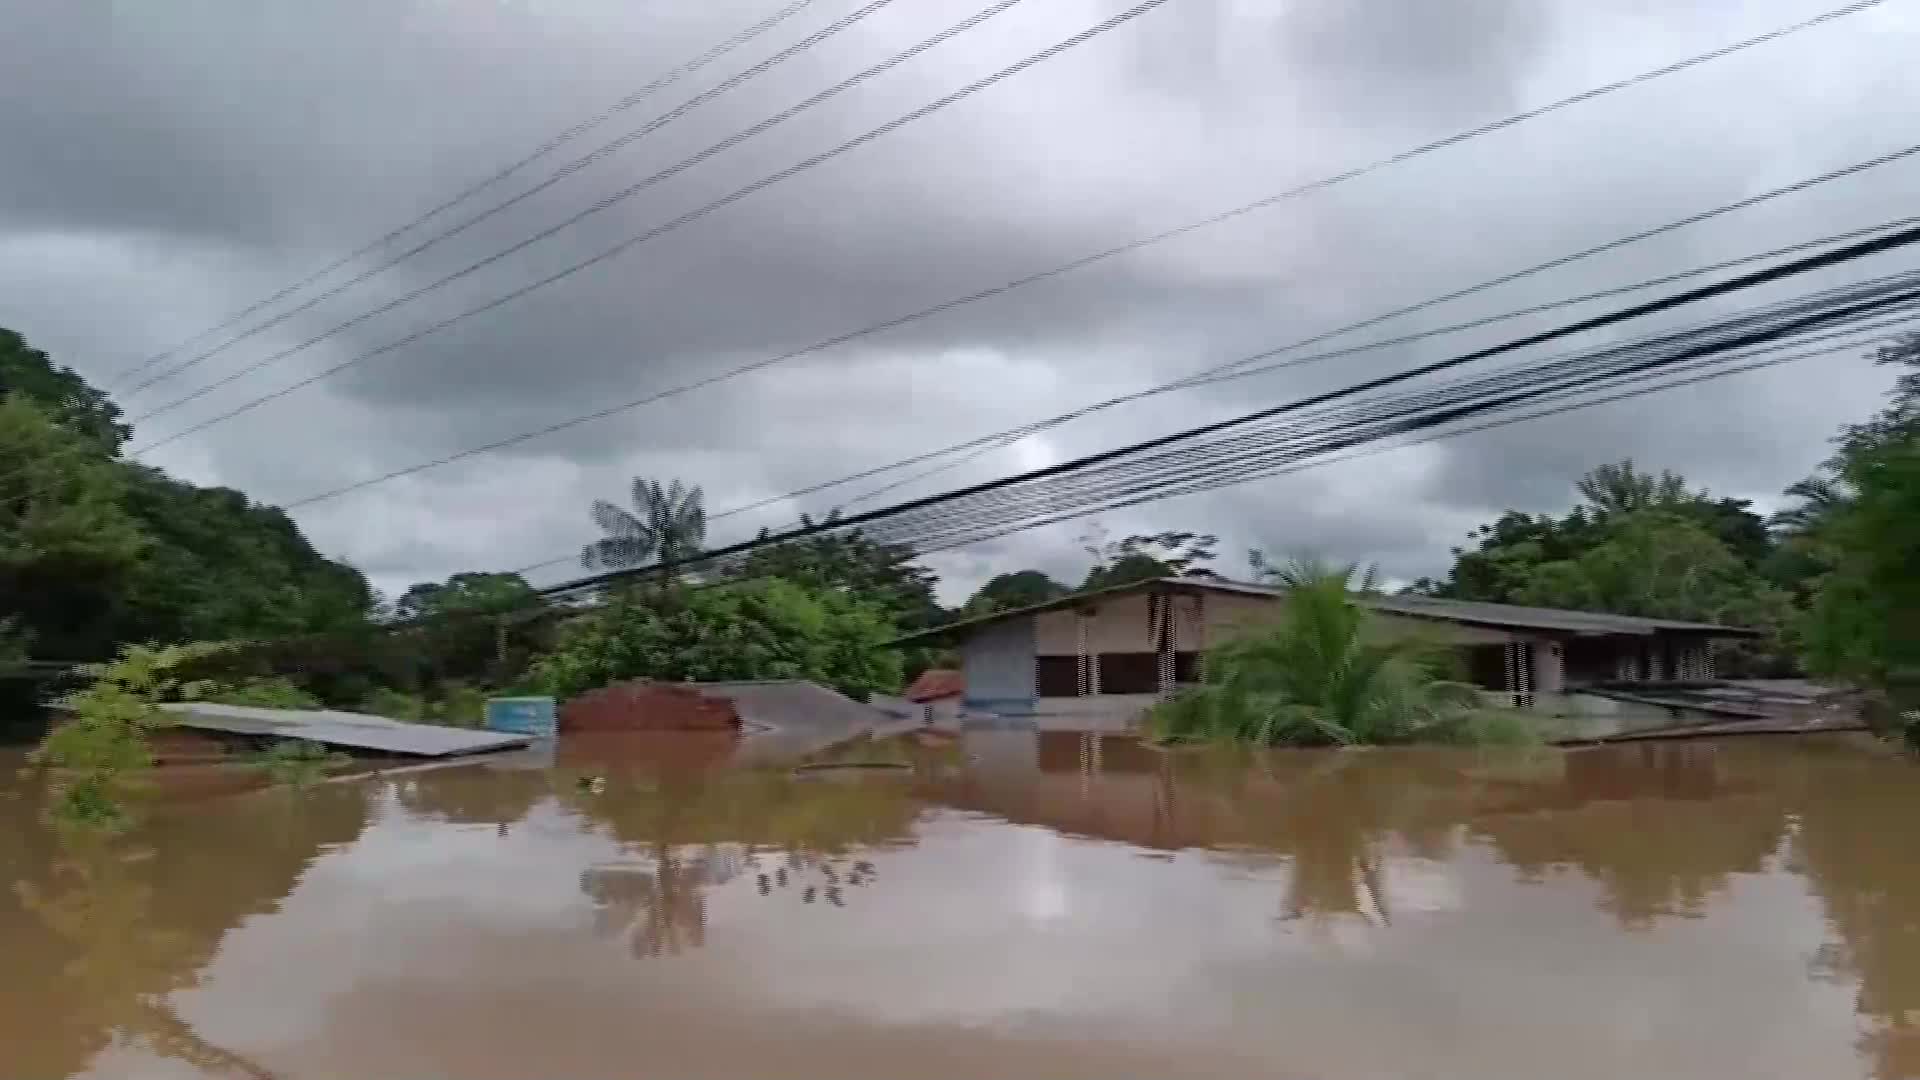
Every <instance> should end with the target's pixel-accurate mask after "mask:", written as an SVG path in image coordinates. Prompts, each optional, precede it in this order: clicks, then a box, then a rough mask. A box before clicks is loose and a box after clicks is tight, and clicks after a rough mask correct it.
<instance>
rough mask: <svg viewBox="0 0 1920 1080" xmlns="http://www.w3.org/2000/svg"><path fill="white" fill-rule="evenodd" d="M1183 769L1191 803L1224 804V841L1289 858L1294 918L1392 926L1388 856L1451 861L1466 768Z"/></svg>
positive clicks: (1272, 760) (1262, 763)
mask: <svg viewBox="0 0 1920 1080" xmlns="http://www.w3.org/2000/svg"><path fill="white" fill-rule="evenodd" d="M1183 764H1186V763H1183ZM1223 766H1224V768H1223ZM1182 772H1183V773H1185V774H1186V775H1185V776H1184V780H1185V781H1186V783H1188V784H1190V785H1193V786H1194V787H1195V789H1196V790H1195V791H1193V792H1190V793H1186V794H1183V795H1182V796H1181V798H1182V800H1183V801H1185V802H1187V803H1189V804H1191V803H1192V802H1194V801H1196V799H1198V798H1206V799H1210V800H1211V801H1213V803H1214V804H1215V807H1214V815H1215V819H1216V825H1215V829H1216V831H1217V834H1218V840H1217V841H1216V843H1217V844H1219V845H1223V846H1228V847H1232V848H1236V849H1242V850H1247V849H1251V850H1254V851H1257V852H1261V853H1263V854H1265V855H1266V856H1267V857H1268V858H1278V859H1281V860H1284V861H1285V863H1286V865H1287V868H1288V875H1287V891H1286V895H1285V896H1284V897H1283V898H1282V900H1281V905H1280V917H1281V918H1282V919H1283V920H1286V921H1293V920H1308V921H1310V922H1314V923H1326V922H1329V921H1332V920H1338V919H1342V918H1354V919H1359V920H1362V921H1364V922H1368V923H1376V924H1385V923H1389V922H1391V921H1392V919H1393V907H1394V905H1393V901H1392V898H1391V896H1390V895H1389V890H1388V886H1387V881H1386V875H1385V859H1386V856H1387V854H1388V852H1389V851H1390V850H1392V849H1393V848H1396V847H1397V848H1399V849H1401V850H1404V851H1406V852H1408V853H1411V854H1415V855H1419V856H1422V857H1429V858H1442V857H1444V856H1445V855H1446V854H1447V852H1448V851H1450V850H1451V846H1452V833H1453V829H1454V826H1455V824H1456V823H1457V822H1458V820H1459V816H1458V808H1457V804H1458V802H1459V797H1458V796H1459V794H1460V779H1459V776H1458V774H1457V772H1455V771H1453V770H1451V769H1449V768H1446V767H1445V766H1444V765H1443V764H1441V763H1439V762H1436V761H1435V760H1434V759H1433V758H1431V757H1428V758H1424V759H1423V758H1422V757H1421V756H1420V755H1411V754H1399V753H1392V752H1375V753H1365V754H1355V753H1345V752H1337V751H1335V752H1328V753H1315V754H1302V753H1299V752H1288V753H1274V752H1255V753H1252V754H1248V755H1243V756H1242V757H1241V758H1240V759H1239V760H1236V759H1234V758H1225V759H1222V758H1214V759H1211V760H1209V759H1204V758H1203V759H1200V760H1199V761H1197V762H1194V763H1193V764H1192V766H1190V767H1188V768H1184V769H1182Z"/></svg>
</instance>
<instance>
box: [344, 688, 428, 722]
mask: <svg viewBox="0 0 1920 1080" xmlns="http://www.w3.org/2000/svg"><path fill="white" fill-rule="evenodd" d="M358 711H360V712H363V713H372V714H373V715H375V716H384V717H386V718H388V719H390V720H411V721H414V722H415V723H418V722H420V720H421V719H422V718H423V717H424V716H426V712H427V706H426V702H425V701H423V700H421V699H420V698H419V697H418V696H417V695H414V694H405V693H401V692H400V691H398V690H393V689H390V688H388V687H385V686H381V687H376V688H375V689H374V691H373V692H372V693H370V694H368V695H367V697H366V700H364V701H362V702H361V703H360V707H359V710H358Z"/></svg>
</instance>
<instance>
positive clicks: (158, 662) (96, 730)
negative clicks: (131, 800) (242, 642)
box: [33, 642, 231, 828]
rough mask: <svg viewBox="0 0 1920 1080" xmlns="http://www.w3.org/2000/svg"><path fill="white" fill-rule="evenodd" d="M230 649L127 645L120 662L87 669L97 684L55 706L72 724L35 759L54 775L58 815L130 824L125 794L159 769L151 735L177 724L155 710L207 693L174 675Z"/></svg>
mask: <svg viewBox="0 0 1920 1080" xmlns="http://www.w3.org/2000/svg"><path fill="white" fill-rule="evenodd" d="M229 648H231V646H230V645H227V644H225V643H217V642H200V643H194V644H186V645H169V646H164V647H162V646H155V645H129V646H127V647H126V648H125V649H123V650H121V653H120V658H119V659H117V660H115V661H113V662H112V663H109V664H101V665H96V666H94V667H92V668H89V669H87V672H86V673H87V674H89V675H91V676H93V681H92V682H91V683H90V684H88V685H87V686H86V687H85V688H84V689H81V690H79V691H76V692H75V693H72V694H69V695H67V696H66V697H65V698H62V699H60V700H59V701H56V702H55V703H54V707H55V708H56V709H58V710H59V711H61V712H63V713H65V714H66V718H65V719H64V720H63V721H61V722H59V723H57V724H56V725H55V726H54V728H53V730H52V731H50V732H48V733H47V737H46V738H45V739H44V740H42V742H41V744H40V748H39V750H38V751H36V752H35V754H34V757H33V760H34V762H35V763H36V764H39V765H43V766H46V767H49V768H52V769H54V770H55V775H54V780H53V792H54V801H53V804H52V805H53V812H54V814H55V816H56V817H58V818H60V819H62V820H65V821H68V822H70V823H74V824H81V825H89V826H101V827H108V828H112V827H117V826H119V825H122V824H124V823H125V819H126V811H125V808H124V806H123V804H122V801H121V799H120V796H121V795H122V794H123V793H124V789H125V787H126V784H127V782H128V781H129V780H131V779H132V778H133V777H134V776H136V775H138V774H139V773H141V772H143V771H145V770H146V769H147V768H149V767H151V766H152V764H153V755H152V753H151V752H150V751H149V749H148V746H147V733H148V732H149V731H151V730H152V729H154V728H159V727H166V726H169V725H170V724H172V722H173V721H172V718H171V717H169V716H168V715H167V714H166V713H165V712H164V711H162V710H160V709H157V708H155V707H154V706H156V705H157V704H159V703H160V702H162V701H167V700H171V699H175V698H189V699H192V698H197V697H199V695H200V694H201V693H202V692H204V691H205V690H206V689H208V684H207V683H205V682H196V681H186V680H182V679H180V678H179V677H178V676H177V675H176V674H174V669H175V668H177V667H180V666H182V665H185V664H188V663H190V662H193V661H198V660H203V659H205V658H207V657H210V656H213V655H215V654H218V653H221V652H225V651H227V650H228V649H229Z"/></svg>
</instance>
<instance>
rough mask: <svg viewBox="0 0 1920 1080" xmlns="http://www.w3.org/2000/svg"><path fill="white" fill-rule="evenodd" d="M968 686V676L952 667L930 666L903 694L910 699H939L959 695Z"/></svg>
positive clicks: (924, 700)
mask: <svg viewBox="0 0 1920 1080" xmlns="http://www.w3.org/2000/svg"><path fill="white" fill-rule="evenodd" d="M966 688H967V684H966V678H965V677H964V676H962V675H961V674H960V673H959V672H957V671H954V670H952V669H950V668H929V669H927V670H926V671H923V672H921V673H920V677H919V678H917V679H915V680H913V685H912V686H909V687H907V692H906V693H905V694H904V695H902V696H904V697H905V698H906V699H907V700H908V701H917V702H928V701H939V700H940V699H941V698H950V697H959V696H960V695H961V694H962V693H963V692H965V690H966Z"/></svg>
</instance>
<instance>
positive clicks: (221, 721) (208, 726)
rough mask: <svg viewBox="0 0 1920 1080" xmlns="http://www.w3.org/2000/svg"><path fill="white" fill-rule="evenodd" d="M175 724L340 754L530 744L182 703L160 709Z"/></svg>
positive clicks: (366, 719)
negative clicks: (330, 749)
mask: <svg viewBox="0 0 1920 1080" xmlns="http://www.w3.org/2000/svg"><path fill="white" fill-rule="evenodd" d="M160 707H161V708H162V709H165V710H167V711H168V712H170V713H172V714H174V718H175V721H176V722H177V723H178V724H179V725H180V726H181V727H185V728H192V729H194V730H196V731H217V732H220V733H222V734H227V735H247V736H254V737H260V738H270V739H301V740H304V741H307V742H316V743H320V744H321V745H323V746H331V747H336V748H339V749H342V750H361V751H372V752H375V753H384V754H403V755H406V756H408V757H453V756H456V755H459V754H481V753H486V752H487V751H490V750H513V749H517V748H519V747H523V746H526V745H527V744H528V743H529V742H531V741H532V740H531V739H529V738H528V737H527V736H525V735H512V734H507V733H503V732H498V731H475V730H473V729H470V728H454V727H440V726H438V725H435V724H410V723H407V722H405V721H402V720H389V719H387V718H386V717H384V716H373V715H370V714H368V713H354V712H341V711H339V710H336V709H264V708H259V707H256V706H252V705H216V704H214V703H212V702H206V701H181V702H173V703H169V704H165V705H162V706H160Z"/></svg>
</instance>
